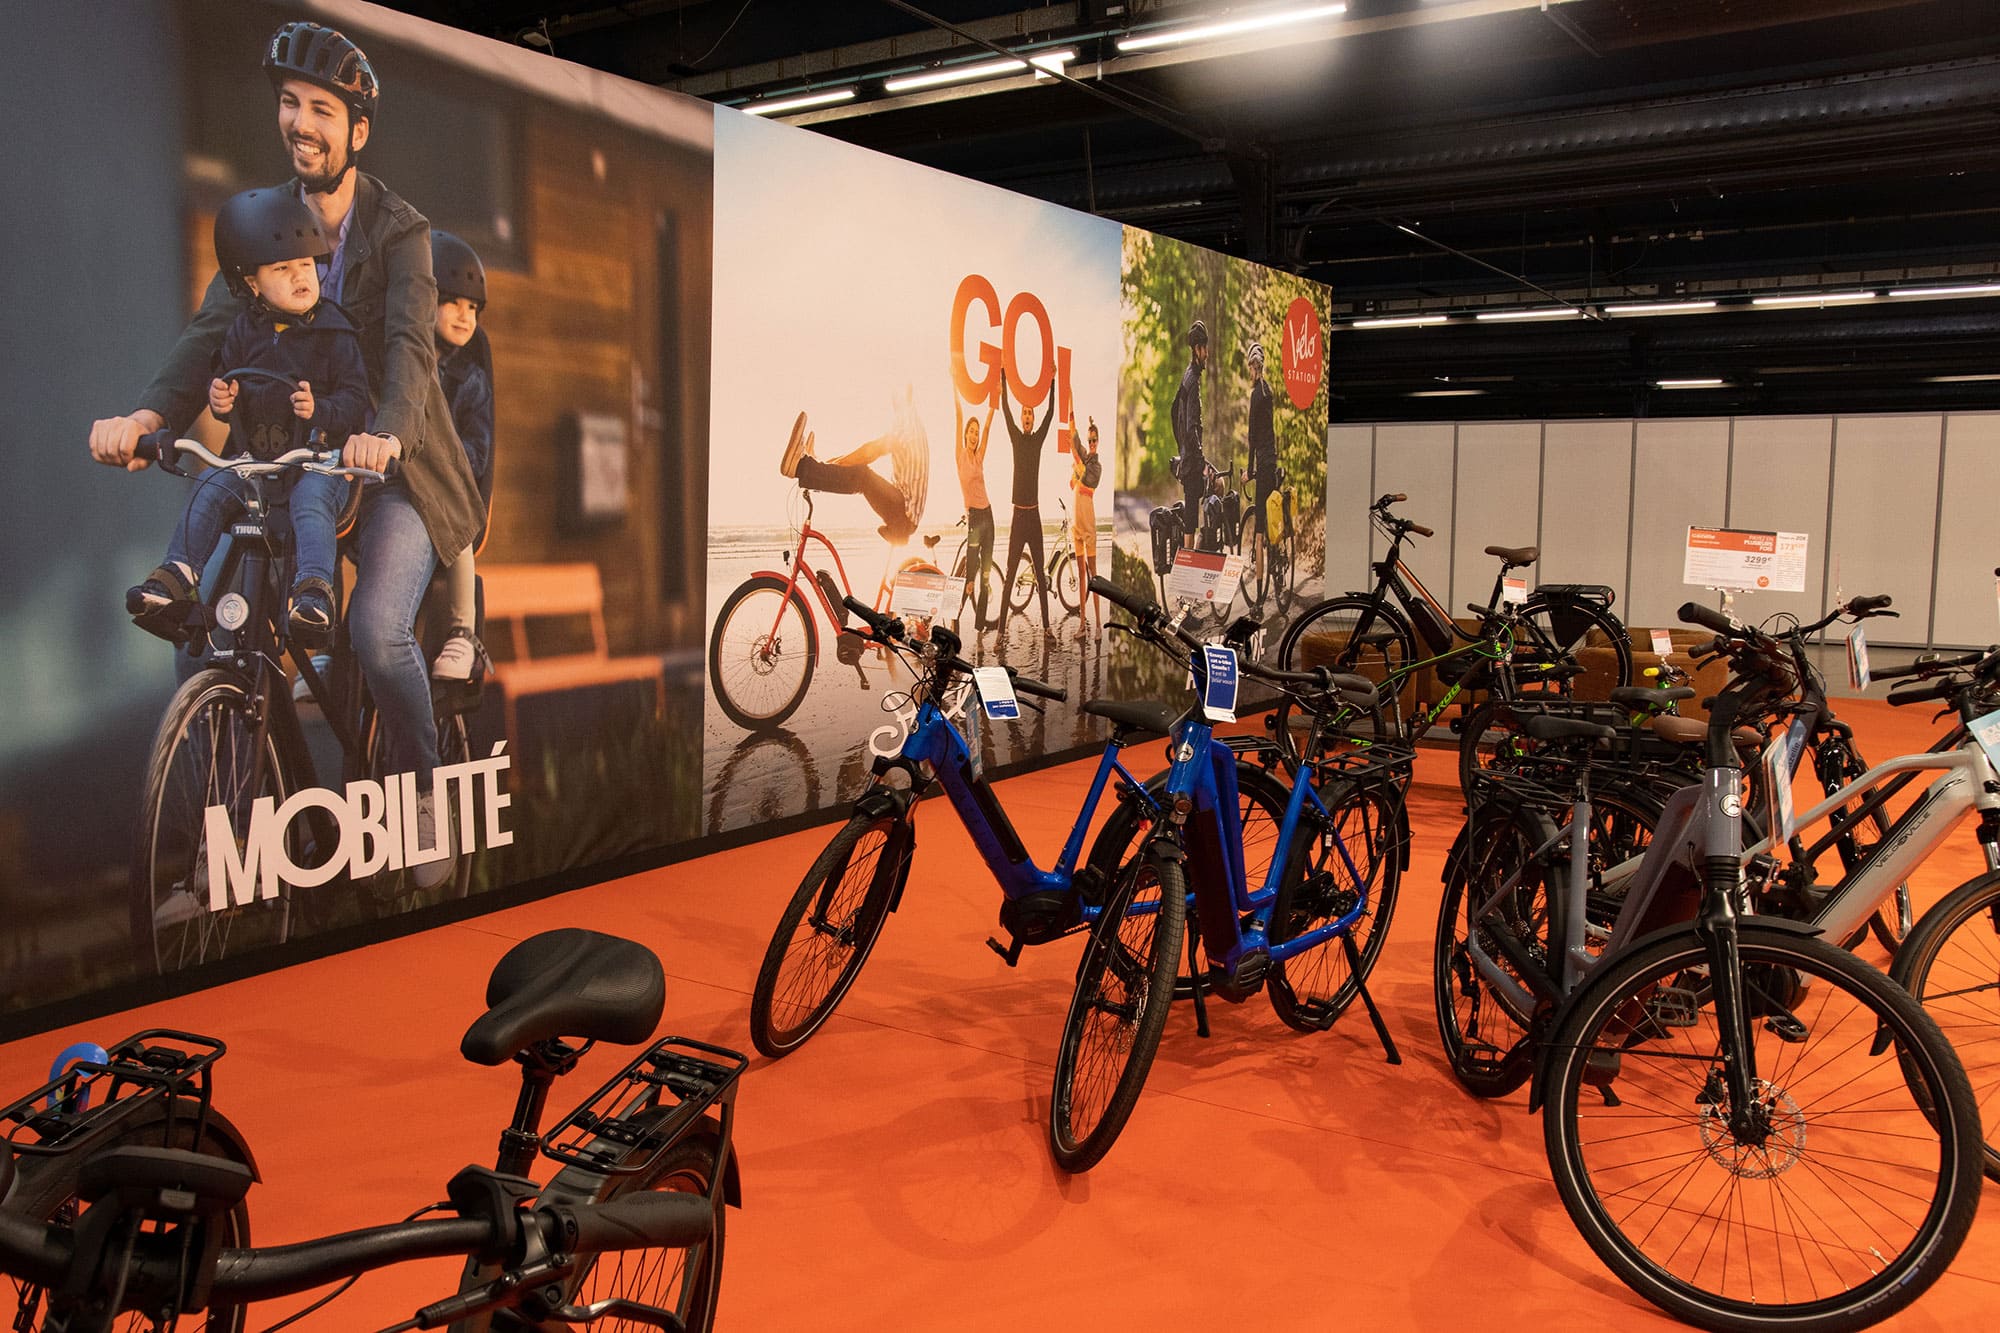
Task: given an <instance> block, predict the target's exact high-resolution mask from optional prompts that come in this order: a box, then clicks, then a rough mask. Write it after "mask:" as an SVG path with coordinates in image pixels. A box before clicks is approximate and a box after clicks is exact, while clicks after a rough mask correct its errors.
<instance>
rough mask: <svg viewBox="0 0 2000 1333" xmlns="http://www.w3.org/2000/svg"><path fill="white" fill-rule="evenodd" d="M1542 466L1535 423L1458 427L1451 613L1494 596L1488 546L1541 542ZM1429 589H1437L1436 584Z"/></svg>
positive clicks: (1494, 563)
mask: <svg viewBox="0 0 2000 1333" xmlns="http://www.w3.org/2000/svg"><path fill="white" fill-rule="evenodd" d="M1541 470H1542V426H1541V423H1540V422H1537V421H1525V422H1523V421H1500V422H1478V423H1471V422H1468V423H1467V424H1465V425H1463V426H1460V427H1459V428H1458V504H1457V506H1456V508H1455V511H1454V513H1453V518H1452V534H1451V544H1452V580H1451V584H1452V588H1451V597H1450V598H1449V600H1447V601H1446V602H1445V607H1446V609H1448V610H1449V611H1450V612H1451V613H1452V614H1453V615H1454V616H1458V615H1463V614H1465V604H1466V603H1467V602H1478V603H1480V604H1482V605H1484V604H1485V602H1486V599H1487V598H1488V597H1490V596H1492V595H1493V578H1494V576H1495V575H1496V574H1497V573H1498V572H1499V570H1500V562H1499V561H1498V560H1495V559H1494V558H1493V557H1492V556H1490V555H1487V554H1486V548H1487V547H1488V546H1533V545H1535V544H1536V543H1537V542H1538V541H1539V540H1540V537H1539V535H1538V533H1537V531H1536V529H1537V528H1538V527H1539V526H1540V523H1539V518H1538V515H1539V512H1540V509H1541V497H1540V494H1539V492H1540V489H1541ZM1443 535H1444V534H1443V533H1440V534H1439V537H1440V538H1442V537H1443ZM1521 572H1522V573H1523V574H1524V575H1525V576H1526V578H1527V579H1528V582H1529V583H1531V584H1532V583H1533V582H1534V581H1535V570H1534V569H1532V568H1530V569H1527V570H1523V571H1521ZM1431 591H1432V592H1437V591H1438V589H1437V585H1436V584H1432V585H1431ZM1439 595H1440V596H1442V595H1443V594H1442V593H1440V594H1439Z"/></svg>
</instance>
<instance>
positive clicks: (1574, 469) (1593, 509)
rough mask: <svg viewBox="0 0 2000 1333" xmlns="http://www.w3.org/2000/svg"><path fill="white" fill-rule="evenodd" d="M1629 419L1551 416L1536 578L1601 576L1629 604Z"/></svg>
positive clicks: (1545, 435) (1545, 439) (1621, 604)
mask: <svg viewBox="0 0 2000 1333" xmlns="http://www.w3.org/2000/svg"><path fill="white" fill-rule="evenodd" d="M1632 433H1633V431H1632V423H1631V422H1629V421H1551V422H1550V423H1549V424H1548V425H1547V426H1546V427H1544V428H1543V431H1542V505H1541V513H1542V525H1541V532H1542V536H1541V545H1542V560H1541V564H1540V565H1539V566H1538V567H1537V568H1536V570H1535V574H1536V578H1535V582H1537V583H1603V584H1608V585H1610V587H1611V588H1612V590H1613V591H1615V592H1616V593H1617V594H1618V600H1617V603H1616V610H1617V611H1618V613H1619V614H1620V615H1621V616H1622V615H1623V614H1624V613H1625V609H1626V605H1627V591H1628V590H1627V588H1626V586H1625V556H1626V552H1627V550H1628V548H1629V546H1630V544H1631V540H1632Z"/></svg>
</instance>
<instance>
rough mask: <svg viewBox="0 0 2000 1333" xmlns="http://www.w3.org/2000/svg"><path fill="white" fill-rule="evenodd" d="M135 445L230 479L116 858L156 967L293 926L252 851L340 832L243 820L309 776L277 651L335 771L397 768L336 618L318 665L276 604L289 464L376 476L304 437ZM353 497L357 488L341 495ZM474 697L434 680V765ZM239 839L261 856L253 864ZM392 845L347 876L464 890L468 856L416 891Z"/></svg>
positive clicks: (450, 757) (282, 594) (387, 899)
mask: <svg viewBox="0 0 2000 1333" xmlns="http://www.w3.org/2000/svg"><path fill="white" fill-rule="evenodd" d="M252 373H253V372H251V371H249V370H242V371H232V372H230V374H231V376H232V377H237V376H247V375H250V374H252ZM254 373H255V374H259V375H262V374H267V373H268V372H263V371H258V372H254ZM136 456H138V457H141V458H145V459H148V460H150V461H154V462H157V463H159V464H160V467H161V470H162V471H164V472H166V473H168V474H169V475H173V476H186V475H187V474H186V473H185V472H183V471H182V470H181V467H180V464H179V462H178V461H177V460H178V459H181V458H190V459H194V460H198V461H200V462H201V463H203V464H205V465H207V466H208V467H209V468H211V469H217V470H220V471H226V472H228V473H231V474H233V475H234V476H236V477H237V478H240V479H241V480H242V482H243V483H245V485H244V491H243V512H242V514H241V515H240V517H238V518H237V520H236V521H235V522H234V523H233V524H232V525H231V527H230V530H229V534H228V537H227V541H228V547H227V550H226V551H225V553H224V555H223V558H222V564H221V569H220V572H219V573H218V575H217V576H216V577H215V578H214V579H212V580H211V581H210V582H209V585H208V587H207V588H206V589H205V590H204V593H203V596H202V599H201V600H200V601H198V602H195V603H192V604H190V605H189V607H188V608H187V610H186V612H185V614H184V617H183V619H182V622H181V623H180V624H179V625H178V626H175V627H172V628H171V630H170V633H169V637H170V638H171V639H172V640H173V641H174V642H175V643H177V644H178V645H179V646H181V647H182V648H183V649H184V650H185V651H186V652H187V653H188V654H189V655H190V656H191V657H196V658H201V659H202V664H201V667H200V669H198V670H196V671H194V673H193V674H192V675H190V676H188V678H187V679H186V680H184V681H182V682H181V685H180V687H179V688H178V689H177V690H175V692H174V695H173V697H172V699H170V700H169V701H168V703H167V707H166V711H165V712H164V713H163V714H162V715H161V717H160V722H159V725H158V727H157V728H156V729H155V732H154V736H153V742H152V746H151V749H150V752H149V754H148V757H147V761H146V768H145V782H144V787H143V791H142V797H141V805H140V810H139V823H138V829H137V837H136V841H135V845H134V848H133V855H132V866H131V917H132V939H133V946H134V950H135V952H136V953H137V955H138V958H139V961H140V963H141V965H142V966H145V967H150V968H152V969H154V970H157V971H159V972H161V973H167V972H173V971H177V970H179V969H181V968H184V967H192V966H195V965H196V964H199V963H206V962H212V961H214V960H216V959H219V958H223V957H228V956H234V955H238V954H242V953H244V952H246V951H248V950H251V949H257V948H263V947H267V946H270V945H275V944H282V943H284V942H285V941H286V940H287V939H289V938H290V937H291V935H292V933H293V930H294V927H295V924H296V921H295V917H296V906H297V905H296V904H295V903H294V901H293V895H292V886H291V884H290V882H289V879H290V877H289V876H287V875H285V874H281V873H271V874H266V873H263V872H265V871H267V870H270V869H271V867H269V866H265V865H262V864H261V860H262V857H263V856H265V855H268V854H269V853H270V852H272V851H275V850H277V849H280V848H281V849H282V851H283V853H284V859H285V860H287V861H289V863H290V865H291V867H294V868H299V869H304V868H308V867H314V866H317V865H321V864H324V863H325V862H327V860H328V858H329V857H331V856H334V855H336V854H337V853H336V852H335V850H334V849H336V848H337V847H340V846H341V845H342V837H343V835H342V832H341V830H340V829H339V828H338V827H337V825H336V821H335V820H334V818H333V816H332V815H331V814H330V813H329V812H328V811H327V810H326V809H324V808H321V807H311V808H308V809H307V810H305V811H304V812H303V813H302V814H301V815H300V816H299V817H298V818H296V819H292V820H290V821H289V822H288V823H287V825H286V827H285V828H284V829H283V830H282V831H281V832H280V833H278V834H277V835H276V836H275V837H274V836H270V835H269V833H268V830H266V829H262V828H259V827H258V821H259V820H260V819H261V820H263V821H265V822H266V823H267V824H268V823H271V822H273V821H274V819H275V814H276V811H277V809H278V808H280V807H283V806H284V805H285V802H286V800H287V798H289V797H291V796H292V795H293V794H295V793H297V792H300V791H303V790H305V789H307V788H310V787H315V786H319V785H321V783H320V781H319V777H318V774H317V770H316V767H315V765H314V763H313V759H312V754H311V751H310V749H309V747H308V746H307V744H306V739H305V733H304V731H303V729H302V727H301V724H300V720H299V716H298V711H297V708H296V706H295V705H294V702H293V695H292V688H291V678H290V674H289V673H288V672H287V670H286V666H285V663H286V661H287V659H289V661H290V662H291V664H292V670H293V671H296V673H297V674H298V676H299V678H300V679H302V680H303V681H304V682H305V685H306V689H307V692H308V697H310V698H311V699H312V700H313V701H314V702H315V703H316V704H317V705H318V707H319V710H320V714H321V716H322V717H323V718H324V719H325V721H326V724H327V726H328V727H329V728H330V729H331V730H332V732H333V734H334V737H335V739H336V740H337V741H338V742H339V745H340V749H341V753H342V755H343V756H344V764H343V769H344V771H343V774H342V777H343V780H344V781H354V780H356V779H362V778H367V779H373V780H375V781H377V782H380V781H381V780H382V779H383V778H384V777H386V776H388V775H389V774H391V773H393V772H395V771H396V770H397V768H398V767H399V765H398V764H397V763H396V761H394V760H392V759H391V758H390V756H389V754H388V749H389V747H388V745H387V736H386V734H385V727H384V724H383V722H382V719H381V715H380V713H379V711H378V710H377V708H376V706H375V703H374V700H373V698H372V697H371V696H370V694H369V692H368V689H367V686H366V683H365V681H364V680H363V679H362V673H361V671H360V669H359V666H358V664H357V663H356V661H355V657H354V653H353V650H352V646H351V644H350V642H349V640H348V636H347V631H346V624H345V620H344V619H343V621H342V624H341V628H340V630H339V632H338V633H337V634H336V636H335V641H334V645H333V652H332V656H331V659H330V661H331V664H332V665H331V668H330V669H329V670H328V671H327V672H325V673H322V671H321V670H320V668H319V667H318V666H317V665H316V664H315V661H314V658H313V656H312V654H311V653H310V652H309V651H307V650H306V649H305V648H304V647H302V646H301V645H298V644H295V643H294V642H292V639H291V635H290V630H289V627H288V625H287V623H286V616H285V608H286V601H287V590H288V589H289V588H290V586H291V579H292V558H293V551H292V538H291V524H290V523H289V522H288V521H286V520H285V511H286V507H287V505H286V501H287V494H286V492H287V489H288V485H289V482H290V480H291V479H292V478H293V477H296V476H297V475H299V474H300V473H301V472H316V473H321V474H324V475H328V476H340V477H349V478H357V479H360V480H364V481H371V480H372V481H379V480H381V479H382V474H379V473H373V472H366V471H363V470H361V469H356V468H348V467H343V466H341V463H340V454H339V453H338V451H325V452H318V451H315V450H313V449H311V448H308V447H301V448H298V449H294V450H291V451H289V452H287V453H285V454H283V455H281V456H279V457H278V458H275V459H272V460H269V461H260V460H258V459H256V458H252V457H247V456H244V457H236V458H220V457H218V456H216V455H215V454H213V453H211V452H209V451H208V450H207V449H206V448H204V447H203V446H202V445H200V444H199V443H197V442H196V441H193V440H176V439H174V437H173V432H171V431H160V432H155V433H154V434H152V435H149V436H147V437H146V438H145V439H143V440H142V441H141V442H140V445H139V448H138V450H137V451H136ZM356 500H358V492H357V493H356V495H355V496H354V497H351V499H350V507H351V505H352V504H353V503H354V501H356ZM337 571H338V566H336V582H337V583H338V582H339V581H340V579H339V574H338V572H337ZM335 596H336V599H338V598H339V597H340V596H341V590H340V589H339V588H336V590H335ZM478 698H479V685H478V683H477V682H476V681H474V682H469V683H448V682H434V683H433V685H432V708H433V714H434V720H435V725H436V728H437V736H436V742H437V750H438V762H439V763H440V764H441V765H450V764H459V763H463V762H466V761H467V760H468V759H469V758H470V757H471V756H470V745H469V742H468V739H467V735H466V727H465V719H464V715H465V714H466V713H468V712H470V711H472V710H473V709H475V708H476V707H477V706H478ZM440 819H441V820H442V816H440ZM445 827H448V825H445ZM436 840H437V839H435V838H434V840H433V841H436ZM253 848H254V849H256V852H257V856H256V857H255V858H254V859H257V860H259V861H260V864H259V866H258V869H257V870H256V871H255V872H253V871H252V869H251V864H250V863H251V860H252V859H253V856H252V851H251V849H253ZM394 853H395V854H393V855H390V856H388V857H387V858H385V859H384V862H383V864H382V865H381V866H380V867H378V868H377V869H376V870H375V871H374V872H373V873H372V874H368V875H359V876H352V878H355V879H358V880H366V881H367V882H368V885H369V889H370V891H371V893H372V895H373V897H374V898H375V899H376V900H377V902H378V903H380V904H382V905H385V906H387V907H388V908H389V909H391V910H403V909H407V908H409V907H413V906H418V905H420V904H422V903H425V902H429V901H437V900H442V899H446V898H459V897H464V896H465V894H466V893H467V892H468V891H469V890H470V887H471V882H472V858H471V857H469V856H460V857H458V858H457V860H456V861H455V863H454V864H453V866H452V869H451V873H450V874H449V875H448V876H446V877H445V879H444V881H443V883H441V884H437V885H434V886H432V887H431V888H428V889H423V888H420V887H419V886H418V884H417V882H416V881H417V875H416V869H415V867H414V866H413V865H409V866H406V865H405V864H404V862H405V857H404V855H403V854H402V853H403V848H401V847H398V848H395V849H394ZM231 857H233V858H235V861H236V863H235V864H230V861H229V859H228V858H231Z"/></svg>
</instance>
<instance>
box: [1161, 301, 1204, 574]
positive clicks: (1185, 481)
mask: <svg viewBox="0 0 2000 1333" xmlns="http://www.w3.org/2000/svg"><path fill="white" fill-rule="evenodd" d="M1184 341H1185V342H1186V343H1187V348H1188V364H1187V369H1186V370H1185V371H1183V372H1181V387H1180V389H1179V390H1178V391H1177V392H1176V393H1175V394H1174V407H1173V413H1172V415H1171V417H1170V418H1169V420H1170V422H1171V424H1172V425H1173V428H1174V443H1175V444H1177V445H1179V446H1180V451H1181V453H1180V471H1179V472H1178V473H1177V474H1176V475H1177V476H1178V477H1179V478H1180V482H1181V493H1182V495H1184V496H1185V497H1186V499H1187V509H1186V511H1185V512H1186V514H1187V523H1186V527H1185V530H1184V531H1183V532H1182V533H1181V545H1182V546H1183V547H1186V548H1188V549H1193V547H1194V537H1195V529H1196V525H1197V524H1198V523H1199V522H1200V516H1201V498H1202V496H1203V495H1205V494H1207V482H1206V479H1205V478H1204V476H1203V472H1204V465H1205V464H1206V462H1207V460H1206V459H1205V458H1204V457H1203V456H1202V452H1201V374H1202V371H1203V370H1204V369H1205V368H1206V367H1207V365H1208V325H1206V324H1204V323H1202V322H1201V321H1200V320H1196V321H1195V322H1194V323H1193V324H1191V325H1189V326H1188V331H1187V337H1186V339H1185V340H1184Z"/></svg>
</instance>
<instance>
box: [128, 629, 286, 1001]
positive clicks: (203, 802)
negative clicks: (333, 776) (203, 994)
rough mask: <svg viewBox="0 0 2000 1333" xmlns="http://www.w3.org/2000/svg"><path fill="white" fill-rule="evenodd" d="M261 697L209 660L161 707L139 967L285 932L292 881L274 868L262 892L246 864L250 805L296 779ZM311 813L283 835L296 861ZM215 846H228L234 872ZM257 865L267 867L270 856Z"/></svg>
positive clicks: (193, 961) (264, 941)
mask: <svg viewBox="0 0 2000 1333" xmlns="http://www.w3.org/2000/svg"><path fill="white" fill-rule="evenodd" d="M274 706H276V705H274ZM256 708H257V706H256V702H255V701H254V700H253V699H252V698H251V697H250V692H249V688H248V686H247V684H246V682H245V681H244V679H243V678H242V677H241V676H238V675H237V674H236V673H235V672H232V671H225V670H223V669H221V668H219V667H210V668H208V669H206V670H203V671H199V672H196V673H195V674H194V675H193V676H191V677H189V678H188V679H187V680H186V681H184V682H183V683H182V684H181V687H180V688H179V689H177V690H175V691H174V695H173V698H172V699H170V700H169V701H168V702H167V708H166V712H165V713H163V714H162V715H161V717H160V725H159V729H158V731H156V732H155V733H154V736H153V748H152V753H151V755H150V756H149V758H148V759H147V761H146V782H145V787H144V790H143V794H142V796H141V798H140V807H139V827H138V839H137V845H136V846H135V848H134V851H133V857H132V874H131V893H132V905H131V911H132V944H133V950H134V952H135V954H136V955H137V956H138V960H139V963H140V966H141V968H142V969H151V970H154V971H157V972H159V973H161V974H162V975H165V974H166V973H169V972H174V971H178V970H179V969H181V968H184V967H194V966H196V965H197V964H201V963H210V962H214V961H215V960H217V959H219V958H225V957H234V956H238V955H241V954H244V953H247V952H249V951H251V950H253V949H262V948H268V947H270V946H272V945H276V944H283V943H284V942H285V941H286V940H287V939H289V938H291V933H292V896H291V889H290V887H289V886H288V885H287V884H286V883H285V881H284V879H283V877H282V876H280V875H276V874H275V873H272V883H273V885H274V889H273V894H272V896H270V897H265V896H263V888H264V885H263V882H262V879H261V876H254V875H252V874H251V873H250V867H251V866H252V865H253V864H257V863H258V862H259V860H260V858H259V856H258V855H257V854H255V852H253V851H252V850H251V849H252V848H253V847H254V845H255V844H254V843H253V839H252V833H253V832H254V831H256V830H255V829H254V828H253V822H252V821H253V815H254V812H255V810H256V809H257V808H258V807H259V806H260V805H261V803H262V802H264V801H266V800H268V801H270V802H271V805H272V807H273V808H275V807H277V806H281V805H283V804H284V803H285V798H286V797H287V796H289V795H290V794H291V790H292V785H293V782H292V776H291V772H290V770H289V768H288V767H287V765H286V764H285V762H284V760H283V757H282V756H281V754H280V752H279V747H278V743H277V736H276V733H275V732H273V731H272V730H271V729H270V728H269V727H263V728H260V727H259V726H258V724H257V718H256ZM260 739H261V742H262V743H261V745H260V744H259V741H260ZM211 812H220V816H219V820H220V822H219V823H217V824H216V831H217V832H222V831H225V830H226V831H227V832H228V834H229V835H230V839H231V841H230V842H229V843H228V844H227V845H224V844H222V843H220V842H218V841H217V840H216V839H213V838H211V837H210V836H209V833H210V823H211V821H212V820H216V819H217V815H215V814H212V813H211ZM267 818H268V812H267ZM307 822H308V821H306V820H304V819H298V820H294V821H292V824H291V826H290V827H288V828H287V829H286V830H285V832H284V835H283V838H284V842H283V845H284V850H285V853H286V856H287V859H289V860H290V861H291V862H292V864H294V865H303V864H305V863H307V862H308V861H310V860H312V858H311V857H309V856H308V855H307V853H306V846H305V844H306V841H307V835H306V833H305V829H306V827H307ZM264 854H265V855H268V851H266V852H265V853H264ZM213 856H222V857H224V858H230V857H233V858H235V861H236V866H237V867H240V868H241V869H242V870H243V872H244V873H243V875H242V877H241V881H240V882H239V881H238V880H236V879H232V878H231V871H232V867H230V866H229V864H228V861H227V860H225V862H224V864H223V865H222V866H215V865H214V864H213V863H212V861H211V859H210V858H211V857H213ZM263 869H264V870H265V873H271V872H269V870H268V863H266V864H265V865H264V867H263ZM211 880H216V881H217V882H218V883H219V887H220V892H219V893H218V892H217V891H216V890H215V889H212V888H211V887H210V885H211ZM218 904H220V905H218Z"/></svg>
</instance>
